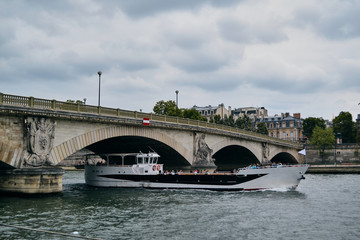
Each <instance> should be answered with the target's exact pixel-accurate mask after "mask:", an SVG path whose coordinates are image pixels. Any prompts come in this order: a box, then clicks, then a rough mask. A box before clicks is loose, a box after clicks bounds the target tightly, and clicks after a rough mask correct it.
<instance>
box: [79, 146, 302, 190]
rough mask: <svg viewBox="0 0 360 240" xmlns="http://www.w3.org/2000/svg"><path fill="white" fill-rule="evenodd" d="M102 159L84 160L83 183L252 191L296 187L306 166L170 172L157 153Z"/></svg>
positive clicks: (103, 155)
mask: <svg viewBox="0 0 360 240" xmlns="http://www.w3.org/2000/svg"><path fill="white" fill-rule="evenodd" d="M100 156H101V157H103V158H104V159H103V160H100V161H93V162H91V161H90V160H87V161H86V163H85V182H86V184H87V185H90V186H94V187H130V188H155V189H166V188H171V189H208V190H218V191H220V190H222V191H251V190H264V189H289V190H292V189H295V188H296V187H297V186H298V185H299V182H300V180H301V179H304V174H305V172H306V171H307V169H308V167H309V166H308V165H286V166H277V167H271V166H268V167H261V168H254V169H253V168H240V169H238V170H237V171H236V172H234V173H182V172H181V173H177V174H175V173H172V174H171V173H170V174H166V173H164V171H163V164H158V159H159V157H160V156H159V155H158V154H157V153H156V152H149V153H142V152H140V153H119V154H114V153H112V154H100Z"/></svg>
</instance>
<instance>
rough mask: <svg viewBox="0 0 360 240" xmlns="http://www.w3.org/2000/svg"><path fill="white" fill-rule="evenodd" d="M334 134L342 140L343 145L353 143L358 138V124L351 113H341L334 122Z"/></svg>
mask: <svg viewBox="0 0 360 240" xmlns="http://www.w3.org/2000/svg"><path fill="white" fill-rule="evenodd" d="M333 128H334V133H335V134H336V135H337V137H340V138H342V141H343V143H353V142H355V137H356V124H355V122H354V121H353V118H352V115H351V113H349V112H341V113H340V114H339V116H337V117H335V118H334V120H333Z"/></svg>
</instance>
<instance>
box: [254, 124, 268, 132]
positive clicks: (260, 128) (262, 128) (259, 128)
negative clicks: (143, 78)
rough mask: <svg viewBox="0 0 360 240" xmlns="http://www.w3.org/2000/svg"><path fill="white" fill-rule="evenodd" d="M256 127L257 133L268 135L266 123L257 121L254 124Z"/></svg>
mask: <svg viewBox="0 0 360 240" xmlns="http://www.w3.org/2000/svg"><path fill="white" fill-rule="evenodd" d="M256 127H257V129H256V132H257V133H261V134H265V135H269V131H268V129H267V127H266V123H264V122H261V123H258V124H257V125H256Z"/></svg>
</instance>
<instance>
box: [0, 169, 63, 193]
mask: <svg viewBox="0 0 360 240" xmlns="http://www.w3.org/2000/svg"><path fill="white" fill-rule="evenodd" d="M63 173H64V170H63V169H61V168H22V169H8V170H0V192H5V193H10V194H48V193H60V192H62V175H63Z"/></svg>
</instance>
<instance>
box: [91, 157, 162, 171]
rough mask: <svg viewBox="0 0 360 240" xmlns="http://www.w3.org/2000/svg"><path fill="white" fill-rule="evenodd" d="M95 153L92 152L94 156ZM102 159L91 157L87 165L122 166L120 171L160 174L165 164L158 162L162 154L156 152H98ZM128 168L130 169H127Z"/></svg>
mask: <svg viewBox="0 0 360 240" xmlns="http://www.w3.org/2000/svg"><path fill="white" fill-rule="evenodd" d="M94 155H95V154H92V156H94ZM96 156H100V157H101V160H99V159H98V158H97V159H94V158H89V157H88V156H87V160H86V162H87V165H93V166H98V167H109V168H121V169H120V171H123V172H124V173H127V172H128V170H130V169H131V172H134V173H144V174H155V173H156V174H159V173H161V172H162V171H163V164H158V160H159V158H160V155H159V154H157V153H155V152H149V153H142V152H140V153H106V154H98V155H96ZM126 169H128V170H126Z"/></svg>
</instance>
